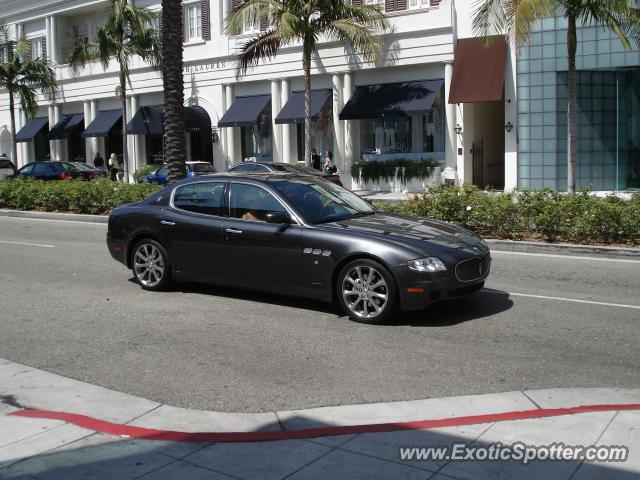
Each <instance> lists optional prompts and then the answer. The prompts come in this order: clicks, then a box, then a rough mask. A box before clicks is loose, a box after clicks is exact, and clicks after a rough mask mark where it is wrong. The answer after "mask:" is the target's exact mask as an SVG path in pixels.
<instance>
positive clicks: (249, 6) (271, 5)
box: [224, 0, 281, 35]
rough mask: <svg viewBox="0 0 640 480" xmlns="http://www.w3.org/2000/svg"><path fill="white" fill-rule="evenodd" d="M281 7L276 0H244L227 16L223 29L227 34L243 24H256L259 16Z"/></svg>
mask: <svg viewBox="0 0 640 480" xmlns="http://www.w3.org/2000/svg"><path fill="white" fill-rule="evenodd" d="M280 8H281V5H280V3H279V2H278V0H244V1H242V2H240V4H239V5H238V7H237V8H236V9H235V10H234V11H233V12H232V13H231V14H230V15H229V16H228V17H227V19H226V21H225V27H224V31H225V33H226V34H227V35H232V34H233V33H234V32H237V31H241V30H242V28H243V26H244V25H245V24H247V23H248V24H253V25H257V24H258V23H259V22H260V19H261V18H264V17H269V16H270V15H271V14H272V12H276V11H277V10H279V9H280Z"/></svg>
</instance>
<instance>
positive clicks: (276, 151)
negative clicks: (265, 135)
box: [271, 80, 282, 162]
mask: <svg viewBox="0 0 640 480" xmlns="http://www.w3.org/2000/svg"><path fill="white" fill-rule="evenodd" d="M280 108H281V105H280V80H271V129H272V130H271V131H272V132H273V161H274V162H281V161H282V130H281V128H280V125H278V124H276V117H277V116H278V114H279V113H280Z"/></svg>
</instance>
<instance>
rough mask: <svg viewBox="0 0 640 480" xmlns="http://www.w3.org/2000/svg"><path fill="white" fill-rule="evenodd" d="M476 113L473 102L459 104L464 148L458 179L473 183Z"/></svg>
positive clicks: (459, 164)
mask: <svg viewBox="0 0 640 480" xmlns="http://www.w3.org/2000/svg"><path fill="white" fill-rule="evenodd" d="M474 113H475V105H474V104H473V103H463V104H460V105H458V115H459V116H460V117H461V118H460V125H461V126H462V133H461V134H460V135H459V140H460V143H461V148H462V155H459V156H458V181H459V182H460V183H461V184H462V183H473V137H474V131H473V127H474V118H473V117H474Z"/></svg>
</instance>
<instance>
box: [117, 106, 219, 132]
mask: <svg viewBox="0 0 640 480" xmlns="http://www.w3.org/2000/svg"><path fill="white" fill-rule="evenodd" d="M184 126H185V130H186V131H187V132H209V131H210V130H211V118H209V114H208V113H207V111H206V110H205V109H204V108H202V107H198V106H192V107H184ZM127 133H128V134H130V135H162V134H163V133H164V108H163V107H161V106H157V107H140V109H138V111H137V112H136V114H135V115H134V116H133V118H132V119H131V121H130V122H129V123H128V124H127Z"/></svg>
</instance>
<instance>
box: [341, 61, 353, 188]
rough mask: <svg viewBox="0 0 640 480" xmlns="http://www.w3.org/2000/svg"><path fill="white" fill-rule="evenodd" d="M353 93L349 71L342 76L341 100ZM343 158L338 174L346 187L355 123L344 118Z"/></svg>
mask: <svg viewBox="0 0 640 480" xmlns="http://www.w3.org/2000/svg"><path fill="white" fill-rule="evenodd" d="M352 94H353V75H352V74H351V73H349V72H347V73H345V74H344V75H343V77H342V102H343V105H346V104H347V102H348V101H349V99H350V98H351V95H352ZM343 126H344V160H343V163H342V168H340V167H339V168H340V170H341V173H342V175H341V176H340V178H341V181H342V184H343V185H344V186H346V187H347V188H350V187H351V185H352V178H351V165H353V163H354V162H355V161H356V145H355V139H354V133H355V132H354V130H355V125H354V121H353V120H344V121H343Z"/></svg>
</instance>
